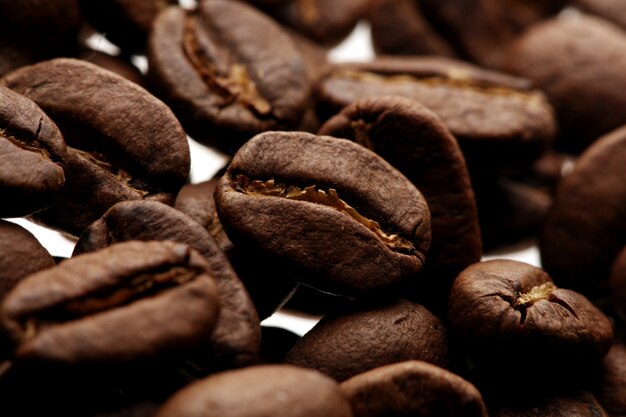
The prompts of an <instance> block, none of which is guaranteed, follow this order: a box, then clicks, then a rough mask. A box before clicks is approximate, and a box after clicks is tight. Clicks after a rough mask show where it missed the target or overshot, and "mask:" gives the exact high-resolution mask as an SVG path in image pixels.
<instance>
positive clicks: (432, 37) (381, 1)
mask: <svg viewBox="0 0 626 417" xmlns="http://www.w3.org/2000/svg"><path fill="white" fill-rule="evenodd" d="M369 21H370V24H371V26H372V42H373V44H374V49H375V50H376V52H377V53H379V54H390V55H441V56H449V57H453V56H455V52H454V51H453V50H452V47H451V46H450V45H448V43H447V42H446V41H445V40H443V39H442V38H441V36H439V34H438V33H437V32H436V31H435V30H434V29H433V28H432V27H431V25H430V24H429V23H428V21H427V20H426V19H425V18H424V16H422V14H421V11H420V10H419V8H418V7H417V2H416V1H415V0H374V1H373V2H372V8H371V11H370V13H369Z"/></svg>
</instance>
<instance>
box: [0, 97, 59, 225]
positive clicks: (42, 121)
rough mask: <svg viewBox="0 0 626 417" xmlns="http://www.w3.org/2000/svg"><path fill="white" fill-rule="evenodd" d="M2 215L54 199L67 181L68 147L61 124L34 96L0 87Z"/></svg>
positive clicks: (28, 210)
mask: <svg viewBox="0 0 626 417" xmlns="http://www.w3.org/2000/svg"><path fill="white" fill-rule="evenodd" d="M0 155H1V156H2V157H1V158H0V195H1V196H2V204H0V217H20V216H26V215H29V214H31V213H33V212H35V211H38V210H41V209H43V208H45V207H47V206H48V205H50V204H51V203H52V201H53V200H54V198H55V197H56V196H57V194H58V193H59V191H60V190H61V188H63V185H64V184H65V174H64V171H63V161H64V160H65V159H67V149H66V146H65V142H64V141H63V136H62V135H61V132H60V131H59V129H58V128H57V126H56V125H55V124H54V123H53V122H52V120H50V118H48V116H46V114H45V113H44V112H43V111H42V110H41V109H40V108H39V107H38V106H37V105H36V104H35V103H33V102H32V101H31V100H29V99H27V98H26V97H24V96H22V95H20V94H17V93H15V92H13V91H11V90H9V89H8V88H4V87H0Z"/></svg>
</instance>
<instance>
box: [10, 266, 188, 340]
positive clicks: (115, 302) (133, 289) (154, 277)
mask: <svg viewBox="0 0 626 417" xmlns="http://www.w3.org/2000/svg"><path fill="white" fill-rule="evenodd" d="M197 277H198V271H196V270H193V269H189V268H185V267H182V266H174V267H170V268H168V269H166V270H155V271H152V272H151V271H147V272H145V273H142V274H139V275H136V276H132V277H128V278H127V279H126V282H125V283H124V284H123V285H120V286H117V287H112V288H102V289H98V290H96V291H94V292H92V293H89V294H85V295H83V296H82V297H80V298H78V299H74V300H68V301H65V302H63V303H61V304H59V305H55V306H51V307H49V308H47V309H44V310H41V311H37V312H33V314H31V315H29V316H27V317H25V319H24V320H21V321H20V322H21V327H22V329H23V333H22V334H23V339H24V340H29V339H32V338H34V337H35V336H36V335H37V332H38V331H39V329H40V328H41V327H43V326H45V325H47V324H54V323H62V322H65V321H70V320H72V319H77V318H82V317H85V316H89V315H93V314H97V313H101V312H104V311H107V310H111V309H113V308H116V307H122V306H125V305H128V304H130V303H132V302H133V301H135V300H138V299H140V298H147V297H150V296H153V295H156V294H157V293H160V292H163V291H165V290H167V289H170V288H173V287H176V286H179V285H183V284H185V283H188V282H191V281H193V280H194V279H196V278H197Z"/></svg>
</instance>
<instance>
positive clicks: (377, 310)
mask: <svg viewBox="0 0 626 417" xmlns="http://www.w3.org/2000/svg"><path fill="white" fill-rule="evenodd" d="M408 360H421V361H425V362H429V363H432V364H434V365H437V366H440V367H444V368H447V367H448V364H449V360H450V358H449V354H448V336H447V331H446V328H445V326H444V325H443V323H442V322H441V321H440V320H439V319H438V318H436V317H435V316H433V315H432V314H431V313H430V312H429V311H428V310H426V309H425V308H424V307H422V306H421V305H419V304H415V303H412V302H409V301H406V300H397V301H393V302H386V303H382V302H381V303H378V304H372V305H353V306H349V307H346V308H344V309H343V311H341V312H337V313H333V314H329V315H327V316H324V317H323V318H322V320H320V321H319V323H317V324H316V325H315V327H313V329H311V330H310V331H309V332H308V333H306V334H305V335H304V336H302V338H301V339H300V340H299V341H298V342H297V343H296V345H295V346H294V347H293V349H291V351H289V353H288V354H287V358H286V359H285V362H286V363H290V364H292V365H297V366H301V367H304V368H312V369H316V370H318V371H320V372H323V373H325V374H327V375H330V376H332V377H333V378H335V379H336V380H337V381H344V380H346V379H348V378H352V377H353V376H355V375H358V374H360V373H363V372H366V371H369V370H370V369H374V368H378V367H380V366H383V365H389V364H393V363H397V362H403V361H408Z"/></svg>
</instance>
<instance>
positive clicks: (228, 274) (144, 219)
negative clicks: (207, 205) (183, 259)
mask: <svg viewBox="0 0 626 417" xmlns="http://www.w3.org/2000/svg"><path fill="white" fill-rule="evenodd" d="M129 240H142V241H150V240H161V241H162V240H170V241H175V242H179V243H184V244H187V245H189V246H190V247H191V248H193V249H195V250H196V251H198V252H199V253H200V254H201V255H202V256H203V257H204V258H205V260H206V261H207V263H208V268H209V272H210V274H211V276H212V277H213V278H214V279H215V282H216V283H217V287H218V289H219V292H220V304H221V310H220V315H219V318H218V319H217V322H216V323H215V328H214V330H213V332H212V333H211V336H210V338H207V340H206V341H205V346H206V347H207V348H208V350H209V351H210V352H206V350H207V349H203V350H202V351H201V352H200V353H199V354H200V355H202V356H204V357H205V360H206V362H207V364H206V366H207V367H210V368H212V369H214V368H216V369H228V368H232V367H237V366H245V365H249V364H252V363H254V362H255V361H256V357H257V354H258V350H259V343H260V328H259V318H258V316H257V314H256V311H255V309H254V305H253V304H252V301H251V300H250V297H249V296H248V294H247V292H246V290H245V288H244V286H243V284H242V283H241V281H239V279H238V278H237V275H236V274H235V271H233V269H232V267H231V266H230V264H229V262H228V260H227V259H226V256H225V255H224V254H223V253H222V251H221V250H220V249H219V248H218V247H217V245H216V243H215V242H214V241H213V239H212V238H211V237H210V236H209V234H208V233H207V231H206V230H204V229H203V228H202V227H201V226H200V225H198V224H197V223H195V222H194V221H193V220H192V219H190V218H188V217H187V216H185V215H184V214H183V213H181V212H179V211H178V210H176V209H174V208H172V207H169V206H167V205H165V204H163V203H159V202H157V201H141V200H138V201H125V202H122V203H118V204H116V205H114V206H113V207H111V208H110V209H109V210H108V211H107V212H106V213H105V214H104V215H103V216H102V218H101V219H100V220H98V221H96V222H95V223H93V224H92V225H91V226H89V227H88V228H87V229H85V231H84V232H83V234H82V235H81V237H80V239H79V241H78V243H77V244H76V249H75V250H74V254H75V255H76V254H80V253H84V252H93V251H96V250H100V249H103V248H105V247H107V246H109V245H112V244H115V243H117V242H125V241H129Z"/></svg>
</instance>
